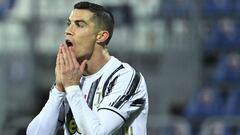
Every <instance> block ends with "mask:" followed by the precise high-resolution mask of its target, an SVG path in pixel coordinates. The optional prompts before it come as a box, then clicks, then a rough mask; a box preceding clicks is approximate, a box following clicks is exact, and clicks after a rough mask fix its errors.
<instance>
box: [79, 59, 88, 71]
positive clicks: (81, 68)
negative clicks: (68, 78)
mask: <svg viewBox="0 0 240 135" xmlns="http://www.w3.org/2000/svg"><path fill="white" fill-rule="evenodd" d="M86 66H87V60H84V61H83V62H82V63H81V65H80V72H81V73H83V72H84V69H85V67H86Z"/></svg>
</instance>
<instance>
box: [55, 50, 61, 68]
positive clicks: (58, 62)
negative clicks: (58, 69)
mask: <svg viewBox="0 0 240 135" xmlns="http://www.w3.org/2000/svg"><path fill="white" fill-rule="evenodd" d="M60 50H61V49H60V47H59V49H58V53H57V59H56V66H58V65H60V56H59V55H60V53H61V51H60Z"/></svg>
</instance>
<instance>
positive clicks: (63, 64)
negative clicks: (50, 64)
mask: <svg viewBox="0 0 240 135" xmlns="http://www.w3.org/2000/svg"><path fill="white" fill-rule="evenodd" d="M59 61H60V64H59V67H60V68H61V69H62V70H63V69H64V66H65V63H64V58H63V54H62V53H60V54H59Z"/></svg>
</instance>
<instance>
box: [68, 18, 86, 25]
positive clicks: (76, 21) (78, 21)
mask: <svg viewBox="0 0 240 135" xmlns="http://www.w3.org/2000/svg"><path fill="white" fill-rule="evenodd" d="M67 21H68V22H71V20H70V19H68V20H67ZM73 22H74V23H80V22H82V23H84V24H87V22H86V21H84V20H74V21H73Z"/></svg>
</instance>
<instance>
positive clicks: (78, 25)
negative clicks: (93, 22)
mask: <svg viewBox="0 0 240 135" xmlns="http://www.w3.org/2000/svg"><path fill="white" fill-rule="evenodd" d="M76 26H77V27H80V28H83V27H85V24H84V23H82V22H76Z"/></svg>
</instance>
